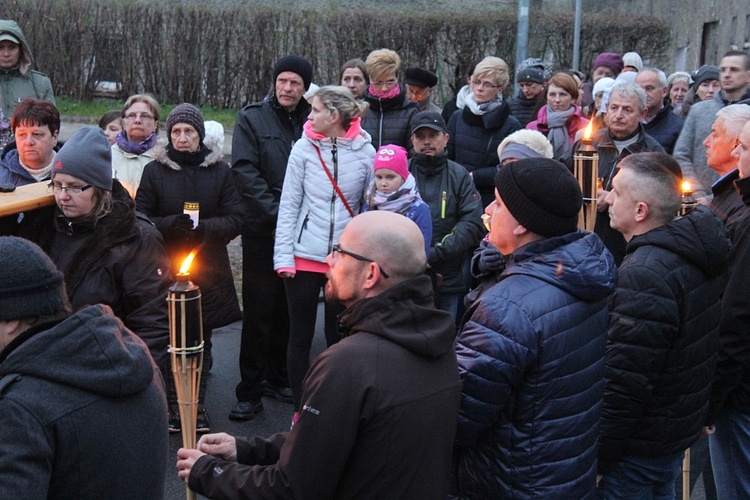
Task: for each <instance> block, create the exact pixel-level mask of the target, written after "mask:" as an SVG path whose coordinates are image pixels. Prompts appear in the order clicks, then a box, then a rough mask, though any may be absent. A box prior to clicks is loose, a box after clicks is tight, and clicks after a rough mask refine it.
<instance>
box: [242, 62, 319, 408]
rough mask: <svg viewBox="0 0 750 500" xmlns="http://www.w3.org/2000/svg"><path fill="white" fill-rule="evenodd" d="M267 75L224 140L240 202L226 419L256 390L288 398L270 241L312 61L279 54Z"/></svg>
mask: <svg viewBox="0 0 750 500" xmlns="http://www.w3.org/2000/svg"><path fill="white" fill-rule="evenodd" d="M273 77H274V82H275V84H274V85H275V86H274V91H273V92H272V93H271V95H270V96H269V97H268V98H267V99H266V100H264V101H262V102H256V103H254V104H249V105H247V106H245V107H244V108H242V109H241V110H240V112H239V113H238V115H237V124H236V125H235V126H234V138H233V140H232V172H233V174H234V180H235V184H236V185H237V191H239V194H240V196H241V197H242V202H243V205H244V209H245V222H244V225H243V227H242V310H243V319H242V342H241V344H240V376H241V381H240V383H239V384H238V385H237V389H236V394H237V403H236V404H235V405H234V407H233V408H232V411H231V412H230V413H229V418H230V419H232V420H250V419H251V418H253V417H255V415H256V414H257V413H259V412H261V411H262V410H263V403H262V402H261V396H262V395H266V396H271V397H274V398H276V399H278V400H279V401H282V402H286V403H291V402H292V393H291V390H290V389H289V381H288V379H287V375H286V352H287V343H288V342H289V311H288V308H287V301H286V292H285V291H284V283H283V280H282V279H281V278H279V277H278V276H276V273H275V272H274V270H273V245H274V233H275V231H276V217H277V215H278V213H279V200H280V199H281V187H282V185H283V184H284V175H285V174H286V164H287V161H288V160H289V154H290V153H291V151H292V146H293V145H294V143H295V141H297V140H298V139H299V138H300V137H301V136H302V125H304V123H305V121H306V120H307V115H308V114H309V112H310V105H309V104H308V103H307V101H305V100H304V99H303V98H302V96H303V95H304V94H305V91H306V90H307V89H308V87H309V86H310V81H311V79H312V66H310V63H309V62H308V61H307V60H306V59H304V58H303V57H301V56H297V55H289V56H284V57H282V58H281V59H279V60H278V61H276V64H275V65H274V70H273Z"/></svg>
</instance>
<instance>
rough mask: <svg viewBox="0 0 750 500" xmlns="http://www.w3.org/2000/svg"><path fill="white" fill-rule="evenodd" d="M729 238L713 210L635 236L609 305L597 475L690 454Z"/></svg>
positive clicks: (711, 355) (710, 369) (704, 393)
mask: <svg viewBox="0 0 750 500" xmlns="http://www.w3.org/2000/svg"><path fill="white" fill-rule="evenodd" d="M728 259H729V239H728V237H727V233H726V228H725V227H724V225H723V224H722V223H721V221H720V220H719V218H718V217H716V215H715V214H714V213H713V212H712V211H711V210H709V209H708V208H707V207H698V208H696V209H695V210H694V211H693V212H692V213H690V214H689V215H687V216H685V217H679V218H677V219H674V220H673V221H671V222H669V223H667V224H664V225H662V226H659V227H657V228H655V229H652V230H651V231H648V232H646V233H644V234H640V235H638V236H635V237H633V239H632V240H631V241H630V242H629V243H628V246H627V255H626V257H625V260H624V261H623V263H622V266H620V269H619V276H618V280H617V288H616V289H615V293H614V294H613V295H612V298H611V300H610V306H609V307H610V311H611V313H610V323H609V332H608V339H607V368H606V383H605V386H604V406H603V408H602V419H601V425H600V429H601V431H600V439H599V471H600V473H605V472H606V471H607V470H609V469H610V468H611V467H612V465H614V464H615V463H616V462H618V461H619V460H620V457H621V456H625V455H633V456H646V457H658V456H666V455H671V454H674V453H678V452H680V451H683V450H685V449H686V448H688V447H690V445H691V444H692V443H693V442H695V441H696V440H697V439H698V437H699V436H700V432H701V428H702V427H703V425H704V422H705V419H706V413H707V411H708V398H709V391H710V388H711V377H712V374H713V373H714V367H715V365H716V352H717V348H718V335H719V312H720V307H721V302H720V299H721V293H722V290H723V288H724V284H725V283H726V270H727V263H728Z"/></svg>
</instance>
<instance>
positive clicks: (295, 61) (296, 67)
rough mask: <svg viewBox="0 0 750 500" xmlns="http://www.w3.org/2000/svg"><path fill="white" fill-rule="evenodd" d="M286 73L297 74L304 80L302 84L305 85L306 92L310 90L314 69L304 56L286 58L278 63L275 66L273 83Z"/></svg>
mask: <svg viewBox="0 0 750 500" xmlns="http://www.w3.org/2000/svg"><path fill="white" fill-rule="evenodd" d="M284 71H291V72H292V73H296V74H298V75H299V76H300V78H302V82H303V83H304V85H305V90H307V89H309V88H310V82H312V76H313V69H312V65H311V64H310V61H308V60H307V59H305V58H304V57H302V56H298V55H296V54H292V55H289V56H284V57H282V58H280V59H279V60H277V61H276V63H275V64H274V65H273V81H274V82H275V81H276V79H277V78H278V77H279V75H280V74H281V73H283V72H284Z"/></svg>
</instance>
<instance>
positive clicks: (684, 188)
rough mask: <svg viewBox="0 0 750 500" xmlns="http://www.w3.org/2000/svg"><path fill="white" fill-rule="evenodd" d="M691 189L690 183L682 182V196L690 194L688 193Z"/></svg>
mask: <svg viewBox="0 0 750 500" xmlns="http://www.w3.org/2000/svg"><path fill="white" fill-rule="evenodd" d="M691 188H692V186H691V185H690V182H688V181H684V182H683V183H682V192H683V194H684V193H690V192H692V189H691Z"/></svg>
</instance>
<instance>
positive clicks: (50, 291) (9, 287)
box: [0, 236, 68, 321]
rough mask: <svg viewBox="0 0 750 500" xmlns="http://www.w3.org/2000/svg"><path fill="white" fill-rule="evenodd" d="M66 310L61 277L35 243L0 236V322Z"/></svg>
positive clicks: (65, 295) (65, 298)
mask: <svg viewBox="0 0 750 500" xmlns="http://www.w3.org/2000/svg"><path fill="white" fill-rule="evenodd" d="M67 308H68V296H67V294H66V293H65V284H64V283H63V274H62V273H61V272H60V271H58V270H57V268H56V267H55V264H53V263H52V261H51V260H50V258H49V257H47V254H45V253H44V252H43V251H42V249H41V248H39V247H38V246H36V245H35V244H34V243H32V242H30V241H28V240H25V239H23V238H16V237H15V236H3V237H0V321H10V320H14V319H25V318H36V317H39V316H44V315H47V314H54V313H57V312H60V311H62V310H65V309H67Z"/></svg>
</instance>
